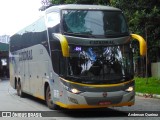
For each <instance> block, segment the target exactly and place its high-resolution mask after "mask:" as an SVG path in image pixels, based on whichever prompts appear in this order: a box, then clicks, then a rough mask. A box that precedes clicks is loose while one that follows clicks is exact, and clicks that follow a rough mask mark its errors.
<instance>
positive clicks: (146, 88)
mask: <svg viewBox="0 0 160 120" xmlns="http://www.w3.org/2000/svg"><path fill="white" fill-rule="evenodd" d="M134 79H135V89H136V92H140V93H149V94H159V95H160V79H157V78H154V77H151V78H138V77H135V78H134ZM147 80H148V83H147V82H146V81H147Z"/></svg>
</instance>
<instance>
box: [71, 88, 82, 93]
mask: <svg viewBox="0 0 160 120" xmlns="http://www.w3.org/2000/svg"><path fill="white" fill-rule="evenodd" d="M70 91H71V92H72V93H74V94H78V93H80V92H81V91H79V90H78V89H76V88H72V89H71V90H70Z"/></svg>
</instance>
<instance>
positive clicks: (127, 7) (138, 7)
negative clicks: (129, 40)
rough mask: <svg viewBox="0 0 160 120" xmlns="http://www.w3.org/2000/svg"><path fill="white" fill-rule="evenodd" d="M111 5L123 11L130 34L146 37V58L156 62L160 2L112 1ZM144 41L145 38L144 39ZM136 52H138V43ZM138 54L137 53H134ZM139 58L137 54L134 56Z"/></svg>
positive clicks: (141, 0) (152, 0) (159, 37)
mask: <svg viewBox="0 0 160 120" xmlns="http://www.w3.org/2000/svg"><path fill="white" fill-rule="evenodd" d="M111 5H112V6H115V7H118V8H120V9H122V10H123V11H124V14H125V16H126V18H127V21H128V25H129V29H130V31H131V32H133V33H136V34H139V35H141V36H143V37H144V38H145V37H146V35H147V40H148V41H147V44H148V58H149V59H150V61H151V62H155V61H157V60H158V59H160V58H158V57H157V56H158V55H157V54H158V50H159V43H160V42H159V41H160V36H159V34H160V33H159V32H158V31H160V22H159V21H160V1H159V0H137V1H135V0H130V1H126V0H112V1H111ZM145 39H146V38H145ZM135 44H136V50H137V51H138V49H137V48H138V43H135ZM136 53H138V52H136ZM136 56H139V54H136Z"/></svg>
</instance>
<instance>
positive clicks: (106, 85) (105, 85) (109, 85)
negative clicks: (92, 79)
mask: <svg viewBox="0 0 160 120" xmlns="http://www.w3.org/2000/svg"><path fill="white" fill-rule="evenodd" d="M60 79H61V80H63V81H65V82H68V83H72V84H76V85H80V86H88V87H116V86H120V85H124V84H128V83H130V82H133V81H134V80H130V81H127V82H123V83H119V84H103V85H91V84H83V83H77V82H72V81H69V80H65V79H64V78H61V77H60Z"/></svg>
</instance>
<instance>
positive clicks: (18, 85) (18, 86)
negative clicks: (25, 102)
mask: <svg viewBox="0 0 160 120" xmlns="http://www.w3.org/2000/svg"><path fill="white" fill-rule="evenodd" d="M16 88H17V95H18V96H20V97H21V98H23V97H24V96H25V93H24V92H23V91H22V87H21V82H20V81H18V82H17V87H16Z"/></svg>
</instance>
